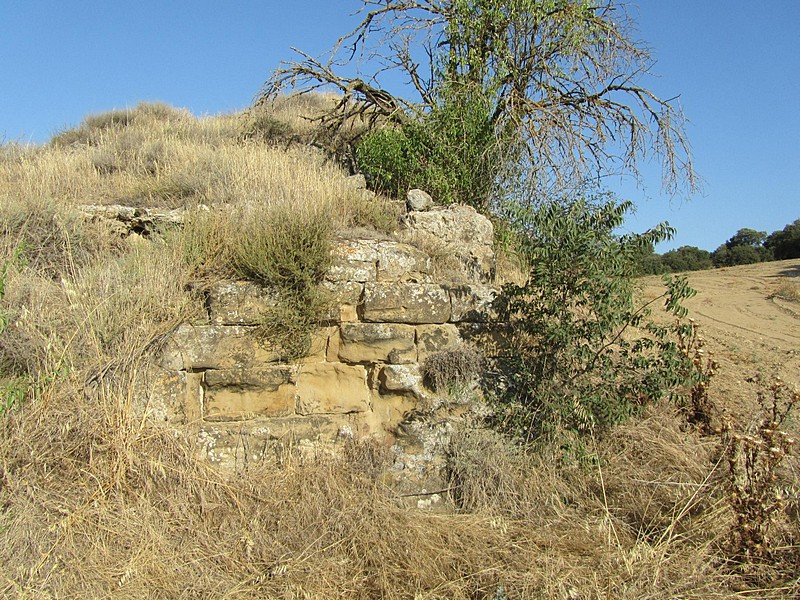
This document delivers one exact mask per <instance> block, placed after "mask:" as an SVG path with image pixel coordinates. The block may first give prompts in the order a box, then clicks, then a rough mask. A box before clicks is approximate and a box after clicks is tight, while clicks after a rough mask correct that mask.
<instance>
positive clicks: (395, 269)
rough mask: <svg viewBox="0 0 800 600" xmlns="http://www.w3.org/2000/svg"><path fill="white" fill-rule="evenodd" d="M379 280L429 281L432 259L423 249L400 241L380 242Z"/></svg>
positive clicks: (378, 247) (378, 246)
mask: <svg viewBox="0 0 800 600" xmlns="http://www.w3.org/2000/svg"><path fill="white" fill-rule="evenodd" d="M377 249H378V281H412V282H427V281H430V279H431V259H430V257H429V256H428V255H427V254H425V253H424V252H423V251H422V250H419V249H418V248H415V247H414V246H412V245H410V244H402V243H400V242H379V243H378V245H377Z"/></svg>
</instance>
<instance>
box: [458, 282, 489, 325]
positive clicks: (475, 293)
mask: <svg viewBox="0 0 800 600" xmlns="http://www.w3.org/2000/svg"><path fill="white" fill-rule="evenodd" d="M496 296H497V290H496V289H495V288H493V287H489V286H485V285H461V286H456V287H452V288H450V303H451V306H452V313H451V314H450V321H451V322H452V323H461V322H464V321H468V322H475V323H487V322H490V321H493V320H496V318H497V313H496V311H494V310H493V309H492V302H494V299H495V297H496Z"/></svg>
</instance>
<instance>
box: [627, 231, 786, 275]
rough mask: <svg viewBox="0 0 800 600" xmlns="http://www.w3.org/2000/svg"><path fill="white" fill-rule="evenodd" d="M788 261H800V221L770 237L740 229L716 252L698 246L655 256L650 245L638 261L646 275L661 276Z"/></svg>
mask: <svg viewBox="0 0 800 600" xmlns="http://www.w3.org/2000/svg"><path fill="white" fill-rule="evenodd" d="M788 258H800V219H797V220H795V221H794V222H793V223H789V224H788V225H787V226H786V227H784V228H783V229H781V230H779V231H774V232H772V233H771V234H769V235H767V232H766V231H756V230H755V229H749V228H744V229H740V230H739V231H737V232H736V234H735V235H734V236H733V237H731V238H730V239H729V240H728V241H727V242H725V243H724V244H722V245H721V246H720V247H719V248H717V249H716V250H714V251H713V252H709V251H708V250H702V249H700V248H697V247H696V246H681V247H680V248H678V249H677V250H670V251H669V252H666V253H664V254H656V252H655V248H654V247H653V246H652V245H651V246H650V247H649V248H644V249H643V250H642V251H641V254H640V256H639V260H638V262H639V270H640V272H641V273H642V274H643V275H662V274H664V273H678V272H682V271H700V270H702V269H710V268H712V267H732V266H735V265H749V264H752V263H759V262H766V261H770V260H785V259H788Z"/></svg>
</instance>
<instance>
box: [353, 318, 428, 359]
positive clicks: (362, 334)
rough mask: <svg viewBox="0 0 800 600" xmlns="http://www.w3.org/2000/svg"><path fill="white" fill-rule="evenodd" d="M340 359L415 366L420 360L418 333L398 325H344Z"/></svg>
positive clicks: (406, 326)
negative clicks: (417, 344) (416, 335)
mask: <svg viewBox="0 0 800 600" xmlns="http://www.w3.org/2000/svg"><path fill="white" fill-rule="evenodd" d="M339 334H340V339H339V353H338V357H339V360H341V361H342V362H347V363H370V362H388V363H395V364H402V363H411V362H416V360H417V348H416V344H415V331H414V328H413V327H411V326H410V325H401V324H396V323H342V325H341V327H340V329H339Z"/></svg>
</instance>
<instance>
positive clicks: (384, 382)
mask: <svg viewBox="0 0 800 600" xmlns="http://www.w3.org/2000/svg"><path fill="white" fill-rule="evenodd" d="M378 383H379V385H380V392H381V394H393V395H398V394H400V395H408V396H412V397H414V398H417V399H423V398H424V397H425V393H424V388H423V385H422V373H421V372H420V368H419V365H417V364H412V365H384V366H383V367H381V370H380V372H379V373H378Z"/></svg>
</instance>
